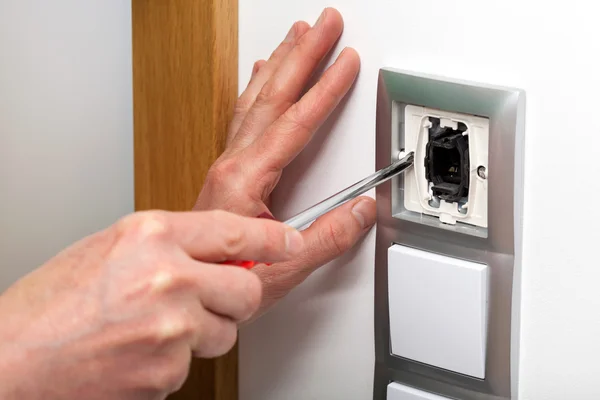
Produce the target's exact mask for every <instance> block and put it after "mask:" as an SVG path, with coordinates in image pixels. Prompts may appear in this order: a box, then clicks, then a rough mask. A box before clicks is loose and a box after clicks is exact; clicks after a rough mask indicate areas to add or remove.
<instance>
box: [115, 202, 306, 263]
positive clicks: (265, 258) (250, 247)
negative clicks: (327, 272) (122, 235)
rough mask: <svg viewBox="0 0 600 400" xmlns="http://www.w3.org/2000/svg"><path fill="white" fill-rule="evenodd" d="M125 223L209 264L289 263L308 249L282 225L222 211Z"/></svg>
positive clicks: (152, 215)
mask: <svg viewBox="0 0 600 400" xmlns="http://www.w3.org/2000/svg"><path fill="white" fill-rule="evenodd" d="M124 223H125V224H137V226H135V227H134V229H136V230H137V231H141V232H142V233H139V234H138V237H140V238H141V236H145V239H144V240H149V239H150V238H154V240H164V241H167V242H170V243H174V244H175V245H177V246H178V247H180V248H181V249H183V250H184V251H185V252H186V253H187V254H188V255H189V256H190V257H192V258H194V259H197V260H201V261H207V262H222V261H226V260H252V261H262V262H276V261H285V260H289V259H291V258H292V257H294V256H295V255H296V254H298V253H300V252H301V251H302V250H303V249H304V239H303V238H302V235H301V234H300V233H299V232H298V231H297V230H295V229H292V228H291V227H289V226H287V225H285V224H283V223H281V222H277V221H272V220H268V219H262V218H253V217H242V216H239V215H236V214H232V213H229V212H226V211H221V210H215V211H205V212H193V211H191V212H156V211H154V212H148V213H138V214H137V215H136V216H135V218H133V220H125V222H124ZM124 229H125V230H126V229H127V227H124ZM130 229H131V228H130ZM138 240H141V239H138Z"/></svg>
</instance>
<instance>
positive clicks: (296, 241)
mask: <svg viewBox="0 0 600 400" xmlns="http://www.w3.org/2000/svg"><path fill="white" fill-rule="evenodd" d="M285 245H286V251H287V252H288V253H290V254H298V253H300V252H301V251H302V249H303V248H304V238H303V237H302V235H301V234H300V232H298V231H297V230H295V229H288V231H287V232H286V234H285Z"/></svg>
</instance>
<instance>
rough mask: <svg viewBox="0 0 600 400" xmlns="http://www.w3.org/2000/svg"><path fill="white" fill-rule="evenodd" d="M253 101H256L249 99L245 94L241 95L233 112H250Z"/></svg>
mask: <svg viewBox="0 0 600 400" xmlns="http://www.w3.org/2000/svg"><path fill="white" fill-rule="evenodd" d="M253 103H254V102H253V101H252V100H251V99H249V98H248V97H246V96H244V95H242V96H240V98H239V99H238V101H237V102H236V103H235V107H234V109H233V114H234V115H245V114H246V113H247V112H248V110H250V108H251V107H252V104H253Z"/></svg>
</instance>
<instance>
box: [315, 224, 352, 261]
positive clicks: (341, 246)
mask: <svg viewBox="0 0 600 400" xmlns="http://www.w3.org/2000/svg"><path fill="white" fill-rule="evenodd" d="M319 243H321V247H322V248H324V249H326V250H327V252H328V253H331V254H336V255H337V254H342V253H344V252H345V251H346V250H347V249H348V248H350V246H352V240H351V238H350V236H349V235H348V234H347V233H346V230H345V229H343V228H342V227H340V226H337V225H334V224H331V223H330V224H328V225H327V226H326V227H325V229H323V230H321V231H320V234H319Z"/></svg>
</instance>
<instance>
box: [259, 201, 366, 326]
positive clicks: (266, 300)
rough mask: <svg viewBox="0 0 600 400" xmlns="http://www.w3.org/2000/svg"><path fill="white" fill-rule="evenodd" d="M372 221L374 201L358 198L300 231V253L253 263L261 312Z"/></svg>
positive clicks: (353, 241)
mask: <svg viewBox="0 0 600 400" xmlns="http://www.w3.org/2000/svg"><path fill="white" fill-rule="evenodd" d="M375 220H376V207H375V200H373V199H372V198H370V197H359V198H357V199H355V200H353V201H351V202H348V203H346V204H344V205H343V206H341V207H339V208H337V209H335V210H333V211H330V212H329V213H327V214H325V215H324V216H322V217H321V218H319V219H317V220H316V221H315V222H314V223H313V224H312V225H311V226H310V227H309V228H308V229H306V230H305V231H303V236H304V240H305V243H306V246H305V249H304V251H303V252H302V253H301V254H300V255H299V256H296V257H295V258H294V259H293V260H291V261H288V262H283V263H277V264H273V265H271V266H268V267H267V266H263V265H258V266H256V267H255V268H254V269H253V270H252V272H254V273H256V274H257V275H258V277H259V278H260V280H261V281H262V282H263V292H262V304H261V312H262V311H264V310H265V309H266V308H268V307H269V306H270V305H272V304H273V303H275V302H276V301H277V300H279V299H281V298H282V297H283V296H285V295H286V294H287V293H288V292H289V291H290V290H292V289H293V288H294V287H296V286H297V285H299V284H300V283H302V282H303V281H304V280H305V279H306V278H307V277H308V276H309V275H310V274H311V273H312V272H313V271H314V270H315V269H317V268H318V267H320V266H322V265H324V264H326V263H328V262H330V261H332V260H334V259H335V258H337V257H338V256H340V255H341V254H343V253H344V252H346V251H347V250H349V249H350V248H352V247H353V246H354V245H355V244H356V243H357V242H358V240H359V239H360V238H361V237H362V236H363V235H364V234H365V233H366V232H368V231H369V229H370V228H371V226H373V224H374V223H375ZM255 315H258V314H255Z"/></svg>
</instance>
